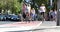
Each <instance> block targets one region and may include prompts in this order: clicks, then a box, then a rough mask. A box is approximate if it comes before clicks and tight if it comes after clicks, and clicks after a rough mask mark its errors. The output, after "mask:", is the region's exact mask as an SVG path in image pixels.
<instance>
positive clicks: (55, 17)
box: [53, 9, 57, 21]
mask: <svg viewBox="0 0 60 32" xmlns="http://www.w3.org/2000/svg"><path fill="white" fill-rule="evenodd" d="M53 12H54V15H53V20H55V21H56V20H57V11H56V9H54V11H53Z"/></svg>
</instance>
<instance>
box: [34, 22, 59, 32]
mask: <svg viewBox="0 0 60 32" xmlns="http://www.w3.org/2000/svg"><path fill="white" fill-rule="evenodd" d="M33 32H60V26H59V27H58V26H56V22H55V21H45V22H43V23H42V24H41V25H40V26H39V27H37V29H36V30H35V31H33Z"/></svg>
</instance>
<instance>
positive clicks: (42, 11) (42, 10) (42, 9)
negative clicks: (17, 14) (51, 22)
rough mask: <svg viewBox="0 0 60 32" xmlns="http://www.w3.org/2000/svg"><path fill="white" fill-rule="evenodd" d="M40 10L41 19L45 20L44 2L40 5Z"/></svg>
mask: <svg viewBox="0 0 60 32" xmlns="http://www.w3.org/2000/svg"><path fill="white" fill-rule="evenodd" d="M40 12H41V14H42V15H43V20H45V12H46V7H45V5H44V4H42V5H41V6H40Z"/></svg>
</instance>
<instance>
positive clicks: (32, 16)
mask: <svg viewBox="0 0 60 32" xmlns="http://www.w3.org/2000/svg"><path fill="white" fill-rule="evenodd" d="M30 15H31V18H32V19H31V20H35V18H36V17H35V16H36V15H35V9H34V8H32V9H31V14H30Z"/></svg>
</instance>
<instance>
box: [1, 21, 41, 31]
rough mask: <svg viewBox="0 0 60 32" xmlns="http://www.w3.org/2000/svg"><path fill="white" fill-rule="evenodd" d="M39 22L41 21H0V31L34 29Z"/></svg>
mask: <svg viewBox="0 0 60 32" xmlns="http://www.w3.org/2000/svg"><path fill="white" fill-rule="evenodd" d="M41 23H42V22H41V21H30V22H26V21H24V22H14V21H0V30H1V31H0V32H3V31H8V32H10V31H11V32H16V31H17V32H18V31H22V32H23V31H24V30H31V29H35V28H36V27H38V26H39V25H40V24H41ZM24 32H25V31H24ZM26 32H27V31H26Z"/></svg>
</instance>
